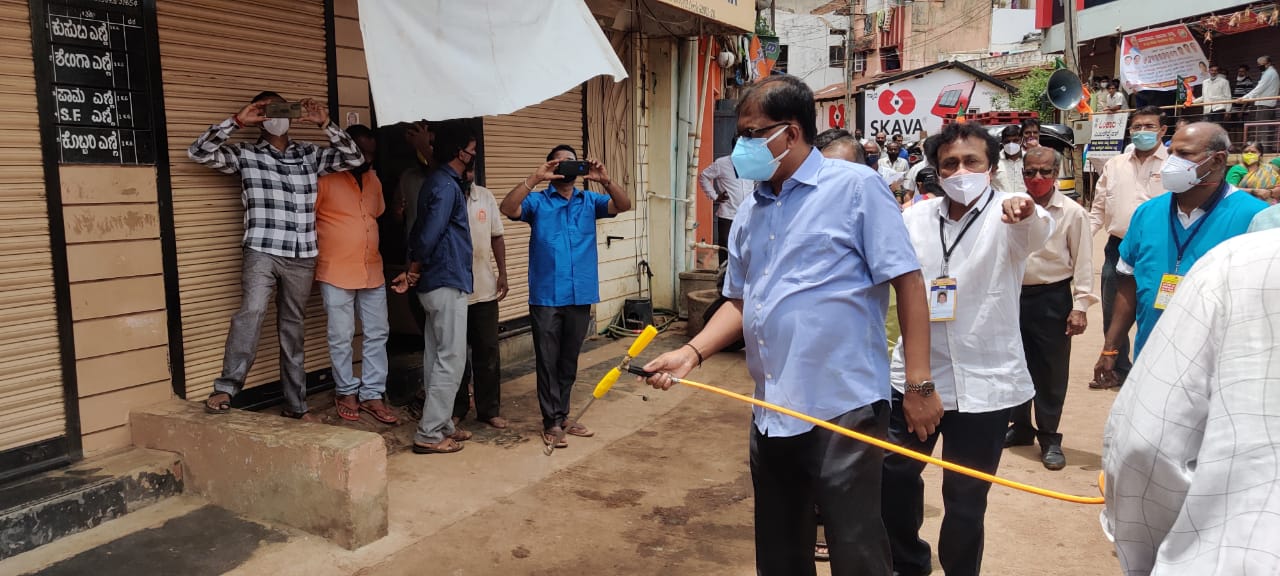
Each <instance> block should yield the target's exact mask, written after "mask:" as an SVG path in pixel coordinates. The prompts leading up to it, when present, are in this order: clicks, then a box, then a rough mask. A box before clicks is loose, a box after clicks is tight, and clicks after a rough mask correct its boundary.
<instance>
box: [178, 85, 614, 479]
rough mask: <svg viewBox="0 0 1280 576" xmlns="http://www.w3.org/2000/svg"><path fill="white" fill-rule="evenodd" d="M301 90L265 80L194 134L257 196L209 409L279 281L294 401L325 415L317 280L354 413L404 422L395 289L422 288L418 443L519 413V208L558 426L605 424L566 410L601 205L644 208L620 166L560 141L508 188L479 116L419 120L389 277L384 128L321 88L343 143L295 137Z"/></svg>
mask: <svg viewBox="0 0 1280 576" xmlns="http://www.w3.org/2000/svg"><path fill="white" fill-rule="evenodd" d="M285 102H286V100H285V99H284V98H283V97H281V96H280V95H279V94H276V93H274V92H262V93H260V94H258V95H257V96H255V97H254V98H253V99H252V101H251V102H250V103H249V104H248V105H246V106H245V107H244V108H243V109H241V110H240V111H239V112H238V113H236V114H235V115H233V116H231V117H229V118H227V119H226V120H223V121H222V122H221V123H219V124H216V125H214V126H212V127H210V128H209V130H208V131H207V132H205V133H204V134H203V135H201V136H200V137H199V138H198V139H197V140H196V141H195V143H193V144H192V145H191V147H190V149H189V150H188V156H189V157H190V158H191V159H192V160H193V161H195V162H197V163H199V164H202V165H205V166H208V167H210V168H212V169H215V170H218V171H219V172H222V173H225V174H233V175H238V176H239V179H240V184H241V201H242V203H243V204H244V208H245V214H244V226H245V232H244V237H243V241H242V245H243V250H242V271H241V286H242V289H241V305H240V309H239V310H238V311H237V312H236V313H235V315H234V316H233V317H232V319H231V327H230V329H229V331H228V334H227V343H226V350H225V353H224V355H223V366H222V373H221V376H219V377H218V379H217V380H216V381H215V382H214V391H213V393H212V394H211V395H210V396H209V397H208V398H207V399H206V400H205V402H204V405H205V410H206V411H207V412H209V413H211V414H224V413H226V412H228V411H230V409H231V407H232V402H233V399H234V397H235V396H236V395H237V394H238V393H239V392H240V391H241V389H242V388H243V387H244V384H245V378H246V376H247V374H248V373H249V370H250V368H251V367H252V365H253V362H254V359H255V356H256V353H257V350H258V345H259V342H260V337H261V331H262V325H263V321H264V320H265V318H266V314H267V307H268V304H269V302H270V300H271V297H272V294H273V292H274V294H275V302H276V310H277V326H278V331H279V340H280V372H281V383H282V387H283V392H284V397H285V406H284V408H283V410H282V414H283V415H284V416H287V417H291V418H297V419H302V420H314V419H315V418H314V417H313V415H312V414H311V413H310V412H309V409H308V408H309V407H308V404H307V398H306V373H305V370H304V367H303V366H304V365H303V349H304V347H303V340H304V335H305V329H304V322H305V320H306V318H305V309H306V302H307V299H308V298H309V296H310V294H311V290H312V286H313V283H318V284H319V285H320V292H321V295H322V296H323V299H324V307H325V311H326V314H327V316H328V332H327V336H328V347H329V355H330V358H331V360H332V366H333V369H332V371H333V376H334V380H335V386H336V394H335V399H334V402H335V409H336V412H337V415H338V416H339V417H340V418H342V419H344V420H358V419H360V418H361V414H362V413H364V414H369V415H370V416H371V417H372V418H374V419H376V420H377V421H379V422H382V423H384V424H396V423H398V422H399V420H400V417H399V416H398V415H397V412H396V411H395V410H393V409H391V408H390V407H389V406H388V405H387V402H386V384H387V372H388V357H387V346H386V344H387V339H388V334H389V332H390V329H389V321H388V320H389V319H388V311H387V310H388V306H387V293H388V289H390V290H391V291H392V292H395V293H407V292H409V291H410V290H412V291H413V292H414V293H415V296H416V300H417V302H418V303H419V304H420V307H419V310H418V312H419V314H418V315H419V327H420V328H421V330H422V334H423V341H424V352H423V390H422V392H421V394H420V395H419V400H420V404H421V409H420V410H415V411H413V412H416V413H417V414H418V415H419V418H418V420H419V421H418V430H417V433H416V434H415V436H414V446H413V450H414V452H417V453H423V454H448V453H454V452H457V451H459V450H461V449H462V448H463V442H465V441H466V440H468V439H469V438H471V437H472V433H471V432H470V431H467V430H464V429H462V428H461V427H460V426H459V423H460V422H461V420H462V419H463V418H465V417H466V416H467V414H468V413H469V412H470V410H471V407H472V405H474V408H475V412H476V419H477V420H479V421H481V422H484V423H486V424H488V425H489V426H493V427H494V428H506V427H507V426H508V425H509V423H508V421H507V420H506V419H505V418H503V417H502V416H501V415H500V406H501V390H500V376H501V362H500V358H499V356H498V302H499V301H501V300H502V299H503V298H505V297H506V295H507V293H508V291H509V286H508V279H507V267H506V244H505V240H504V234H503V225H502V217H507V218H509V219H511V220H518V221H522V222H525V223H527V224H528V225H529V226H530V229H531V239H530V249H529V271H530V273H529V278H530V282H529V293H530V297H529V310H530V316H531V318H532V320H533V339H534V345H535V352H536V371H537V387H538V401H539V407H540V409H541V412H542V421H543V434H542V437H543V441H544V442H546V443H547V444H554V445H556V446H557V447H564V446H567V445H568V443H567V441H566V440H565V439H564V436H565V435H566V434H568V435H572V436H578V437H590V436H593V432H592V431H591V430H589V429H587V428H586V427H584V426H582V425H581V424H579V423H575V422H568V421H567V418H568V413H569V396H570V391H571V389H572V385H573V381H574V377H575V375H576V373H577V359H578V354H579V352H580V351H581V346H582V343H583V341H584V339H585V337H586V331H587V328H588V324H589V320H590V318H589V309H590V306H591V305H592V304H594V303H596V302H597V301H598V300H599V282H598V279H597V278H598V267H597V254H596V224H595V222H596V220H597V219H600V218H609V217H612V216H614V215H616V214H618V213H620V212H624V211H626V210H628V209H630V207H631V201H630V199H629V197H628V196H627V193H626V191H625V190H623V189H622V187H621V186H619V185H618V184H616V183H614V182H612V181H611V180H610V178H609V173H608V171H607V169H606V168H605V166H604V165H603V164H601V163H600V162H597V161H595V160H587V161H586V162H585V164H582V163H578V162H577V160H578V156H577V151H576V150H574V149H573V148H572V147H571V146H567V145H561V146H557V147H555V148H554V149H553V150H551V151H550V152H549V154H548V156H547V160H546V163H545V164H542V165H541V166H539V167H537V169H536V170H535V171H534V172H533V173H532V174H531V175H530V176H528V177H527V178H525V179H524V180H523V181H522V182H520V183H519V184H518V185H516V187H515V188H514V189H513V190H511V191H510V192H509V193H508V194H507V195H506V197H505V198H504V199H503V202H502V203H501V205H499V204H498V202H497V200H496V198H495V196H494V194H493V193H492V192H491V191H489V190H488V189H486V188H484V187H483V186H480V185H478V184H476V183H475V165H476V161H477V159H478V158H479V151H478V149H477V139H476V135H475V134H474V133H472V132H471V131H470V130H469V129H468V127H467V125H466V124H465V123H462V122H450V123H444V124H442V125H440V126H438V127H436V128H434V129H431V128H428V126H427V124H426V123H425V122H417V123H412V124H410V125H408V126H404V127H403V128H404V129H403V133H404V136H405V141H406V144H407V145H409V146H410V147H411V148H412V149H413V151H414V154H415V156H416V158H417V161H416V162H415V163H414V165H413V166H411V167H410V168H408V169H407V170H405V171H404V173H403V174H400V175H399V176H400V177H399V180H398V182H399V184H398V186H397V191H398V194H396V195H394V196H391V197H392V198H395V199H396V200H395V201H394V202H393V206H394V207H395V213H396V216H397V218H399V219H400V221H401V222H402V224H403V226H404V229H405V230H406V232H407V237H406V238H405V244H406V245H407V253H408V254H407V259H408V270H406V271H405V272H403V273H400V274H399V275H398V276H396V277H395V278H393V279H392V280H391V281H390V285H388V281H387V278H386V275H385V272H384V266H383V258H382V254H381V253H380V248H379V247H380V245H382V243H381V242H380V239H379V221H378V220H379V217H380V216H382V215H383V214H384V212H385V211H386V210H387V204H388V202H387V198H388V196H386V195H384V192H383V188H382V180H381V178H380V177H379V175H378V174H377V172H376V170H374V168H373V163H374V159H375V157H376V155H377V147H378V139H377V138H375V135H374V133H373V131H372V130H370V129H369V128H367V127H365V126H361V125H352V126H348V127H347V129H346V130H342V129H341V128H339V127H338V126H337V125H336V124H334V123H333V122H331V121H330V119H329V115H328V112H327V111H326V110H325V108H324V107H323V106H321V105H320V104H318V103H317V102H314V101H312V100H309V99H305V100H302V101H301V109H302V114H301V116H300V117H297V118H296V120H298V121H305V122H310V123H314V124H315V125H316V126H318V127H319V128H320V129H321V130H323V131H324V133H325V134H326V135H327V136H328V138H329V146H327V147H320V146H316V145H314V144H310V143H307V142H301V141H297V140H294V139H292V138H290V135H289V133H290V128H291V125H292V122H293V120H294V119H292V118H290V117H288V116H287V115H286V116H283V117H269V115H268V112H269V111H270V110H273V109H279V108H280V107H279V106H273V105H277V104H282V103H285ZM284 108H285V109H286V110H287V109H288V107H284ZM248 128H256V129H257V130H258V134H257V136H258V138H257V140H255V141H232V137H233V136H234V135H235V134H236V132H237V131H239V130H243V129H248ZM562 162H571V163H573V164H575V165H579V166H582V165H585V167H586V170H585V171H584V172H583V173H582V174H580V175H581V176H582V177H583V179H584V180H586V181H590V182H594V183H597V184H598V185H599V186H600V187H602V188H603V189H604V190H605V193H604V194H601V193H597V192H592V191H590V190H585V189H584V187H583V186H579V185H575V184H576V182H575V181H576V178H577V176H578V175H579V174H578V173H567V172H565V171H560V170H557V168H558V167H559V166H560V164H561V163H562ZM357 322H358V324H359V326H360V328H361V331H362V333H363V343H362V350H361V370H360V374H359V375H358V376H357V375H356V374H355V371H354V367H353V357H354V350H353V344H354V341H355V336H356V326H357ZM473 398H474V400H473Z"/></svg>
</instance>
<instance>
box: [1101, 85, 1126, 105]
mask: <svg viewBox="0 0 1280 576" xmlns="http://www.w3.org/2000/svg"><path fill="white" fill-rule="evenodd" d="M1125 100H1126V99H1125V97H1124V93H1123V92H1121V91H1120V81H1119V80H1112V81H1111V83H1110V84H1107V98H1106V100H1105V101H1104V102H1105V104H1104V105H1103V107H1102V111H1103V112H1107V113H1111V112H1119V111H1120V110H1123V109H1124V107H1125V106H1126V105H1127V104H1128V103H1127V102H1126V101H1125Z"/></svg>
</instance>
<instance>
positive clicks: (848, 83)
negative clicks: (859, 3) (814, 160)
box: [840, 0, 853, 134]
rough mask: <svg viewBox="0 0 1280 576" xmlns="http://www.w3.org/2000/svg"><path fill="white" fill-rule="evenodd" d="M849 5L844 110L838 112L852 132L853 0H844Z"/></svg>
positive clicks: (845, 36)
mask: <svg viewBox="0 0 1280 576" xmlns="http://www.w3.org/2000/svg"><path fill="white" fill-rule="evenodd" d="M846 1H847V3H848V6H849V20H848V27H847V28H846V30H845V35H844V112H843V113H842V114H840V122H842V123H843V124H844V126H843V128H844V129H845V130H848V131H849V133H850V134H853V125H852V124H851V123H850V122H849V116H850V113H851V112H853V0H846Z"/></svg>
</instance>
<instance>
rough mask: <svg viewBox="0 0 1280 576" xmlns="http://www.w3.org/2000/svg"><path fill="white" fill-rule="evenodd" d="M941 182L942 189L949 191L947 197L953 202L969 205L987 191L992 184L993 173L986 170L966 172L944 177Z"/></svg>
mask: <svg viewBox="0 0 1280 576" xmlns="http://www.w3.org/2000/svg"><path fill="white" fill-rule="evenodd" d="M941 184H942V191H943V192H946V193H947V198H950V199H951V201H952V202H959V203H961V204H964V205H965V206H968V205H969V204H971V203H972V202H973V201H974V200H977V199H978V197H979V196H982V193H983V192H986V191H987V187H988V186H989V185H990V184H991V175H990V174H988V173H986V172H965V173H963V174H956V175H954V176H952V177H950V178H946V179H943V180H942V182H941Z"/></svg>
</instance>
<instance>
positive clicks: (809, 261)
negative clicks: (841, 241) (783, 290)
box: [772, 232, 836, 284]
mask: <svg viewBox="0 0 1280 576" xmlns="http://www.w3.org/2000/svg"><path fill="white" fill-rule="evenodd" d="M835 263H836V247H835V242H834V240H833V239H832V238H831V235H830V234H824V233H821V232H804V233H793V234H789V235H788V236H787V239H786V240H785V241H784V243H783V249H782V251H781V252H780V253H778V254H777V255H776V257H775V258H773V264H772V266H773V267H774V269H775V270H774V271H775V272H776V273H777V274H781V279H782V280H783V281H787V282H794V283H797V284H813V283H816V282H820V281H822V280H825V279H826V278H827V277H829V276H830V275H831V270H832V268H833V267H834V266H835Z"/></svg>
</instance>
